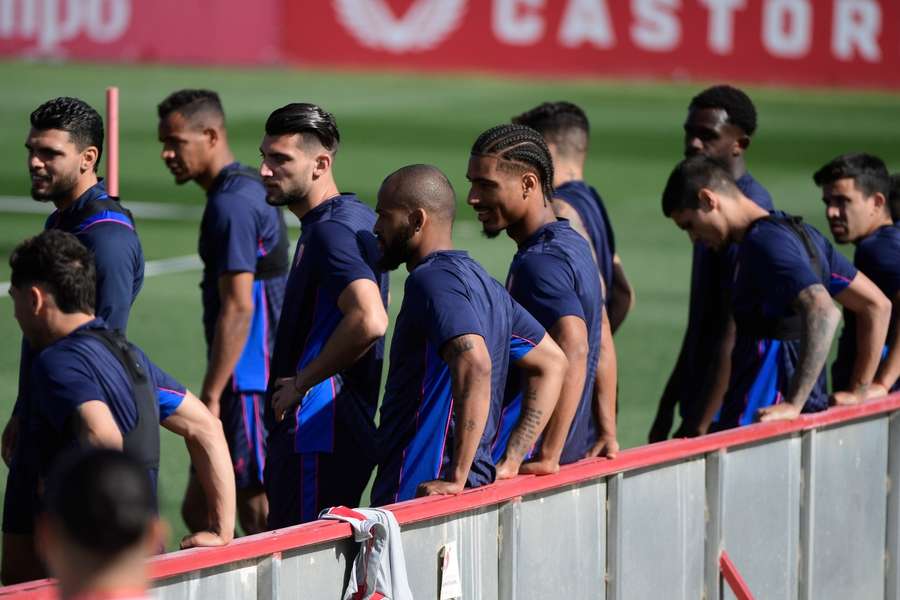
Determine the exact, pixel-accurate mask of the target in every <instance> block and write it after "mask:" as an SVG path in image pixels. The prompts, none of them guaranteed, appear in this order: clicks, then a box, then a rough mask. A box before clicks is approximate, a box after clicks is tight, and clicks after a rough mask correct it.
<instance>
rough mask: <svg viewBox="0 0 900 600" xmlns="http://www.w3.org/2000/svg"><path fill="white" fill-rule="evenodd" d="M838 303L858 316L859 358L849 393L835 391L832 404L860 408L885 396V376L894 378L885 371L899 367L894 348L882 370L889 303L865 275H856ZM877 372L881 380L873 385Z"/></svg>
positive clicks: (889, 310) (854, 364)
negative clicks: (868, 400)
mask: <svg viewBox="0 0 900 600" xmlns="http://www.w3.org/2000/svg"><path fill="white" fill-rule="evenodd" d="M835 300H837V301H838V302H840V303H841V304H842V305H843V306H844V307H845V308H846V309H847V310H848V311H851V312H852V313H853V314H854V315H855V316H856V358H855V360H854V363H853V371H852V372H851V374H850V389H847V390H835V393H834V394H833V395H832V397H831V401H832V402H833V403H835V404H857V403H859V402H863V401H864V400H866V399H867V398H870V397H874V396H882V395H884V394H886V393H887V390H888V389H889V387H890V386H887V387H884V383H886V380H885V379H884V376H885V375H887V376H888V377H890V376H891V374H890V373H889V372H886V371H885V370H884V368H885V367H887V368H888V369H890V368H891V367H896V366H897V363H898V357H897V356H896V354H897V348H896V347H895V346H892V350H893V352H892V354H889V355H888V357H887V359H886V360H885V361H884V364H883V365H882V369H881V370H879V363H880V362H881V352H882V349H883V348H884V342H885V338H886V337H887V332H888V327H889V325H890V320H891V302H890V300H888V299H887V298H886V297H885V295H884V294H882V293H881V290H879V289H878V287H877V286H876V285H875V284H874V283H873V282H872V280H870V279H869V278H868V277H866V276H865V275H864V274H863V273H857V274H856V277H854V278H853V281H851V282H850V285H848V286H847V287H846V288H844V289H843V290H842V291H841V292H840V293H839V294H837V295H836V296H835ZM895 333H896V332H895ZM876 370H879V372H878V379H877V380H876V381H875V385H872V383H873V378H874V377H875V376H876ZM895 373H896V371H895ZM894 379H896V375H894ZM870 388H871V389H870Z"/></svg>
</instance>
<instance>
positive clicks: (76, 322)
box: [36, 310, 95, 348]
mask: <svg viewBox="0 0 900 600" xmlns="http://www.w3.org/2000/svg"><path fill="white" fill-rule="evenodd" d="M94 318H95V317H94V315H89V314H87V313H81V312H78V313H64V312H60V311H59V310H54V311H53V312H52V313H51V314H50V315H48V318H47V324H46V328H45V329H44V331H43V332H42V333H41V335H40V338H41V339H39V340H36V342H37V345H38V346H39V347H41V348H46V347H47V346H49V345H50V344H52V343H54V342H56V341H58V340H61V339H62V338H64V337H66V336H67V335H69V334H71V333H72V332H73V331H75V330H76V329H78V328H79V327H81V326H82V325H84V324H85V323H90V322H91V321H93V320H94Z"/></svg>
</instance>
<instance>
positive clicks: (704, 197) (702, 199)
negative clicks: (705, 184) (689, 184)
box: [697, 188, 719, 212]
mask: <svg viewBox="0 0 900 600" xmlns="http://www.w3.org/2000/svg"><path fill="white" fill-rule="evenodd" d="M697 200H698V206H697V208H699V209H700V210H702V211H704V212H709V211H711V210H716V209H718V208H719V197H718V196H717V195H716V193H715V192H714V191H712V190H711V189H709V188H700V191H699V192H697Z"/></svg>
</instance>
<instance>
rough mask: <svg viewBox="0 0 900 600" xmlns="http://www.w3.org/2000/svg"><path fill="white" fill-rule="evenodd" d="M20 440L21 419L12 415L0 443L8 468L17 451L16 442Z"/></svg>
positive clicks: (0, 450) (0, 449)
mask: <svg viewBox="0 0 900 600" xmlns="http://www.w3.org/2000/svg"><path fill="white" fill-rule="evenodd" d="M18 439H19V417H17V416H16V415H12V416H11V417H10V418H9V421H7V422H6V427H4V428H3V438H2V441H0V454H2V456H3V462H5V463H6V466H7V467H8V466H9V465H10V463H11V462H12V457H13V452H14V451H15V449H16V442H17V441H18Z"/></svg>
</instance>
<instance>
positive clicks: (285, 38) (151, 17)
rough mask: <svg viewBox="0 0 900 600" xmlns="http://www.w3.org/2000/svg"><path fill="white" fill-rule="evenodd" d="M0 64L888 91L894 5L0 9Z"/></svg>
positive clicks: (11, 3)
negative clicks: (469, 73)
mask: <svg viewBox="0 0 900 600" xmlns="http://www.w3.org/2000/svg"><path fill="white" fill-rule="evenodd" d="M0 56H32V57H44V56H50V57H54V58H72V59H87V60H104V61H135V62H169V63H212V64H238V65H248V64H271V63H276V62H289V63H292V64H299V65H309V66H352V67H362V68H404V69H421V70H427V71H436V70H476V71H491V72H500V73H520V74H541V75H550V76H554V75H581V76H595V77H608V76H613V77H623V76H624V77H646V78H665V79H681V78H703V79H723V80H729V81H751V82H776V83H790V84H813V85H833V86H865V87H883V88H900V2H898V1H897V0H321V1H318V2H305V1H299V0H255V1H254V2H252V3H251V2H243V1H241V0H0Z"/></svg>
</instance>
